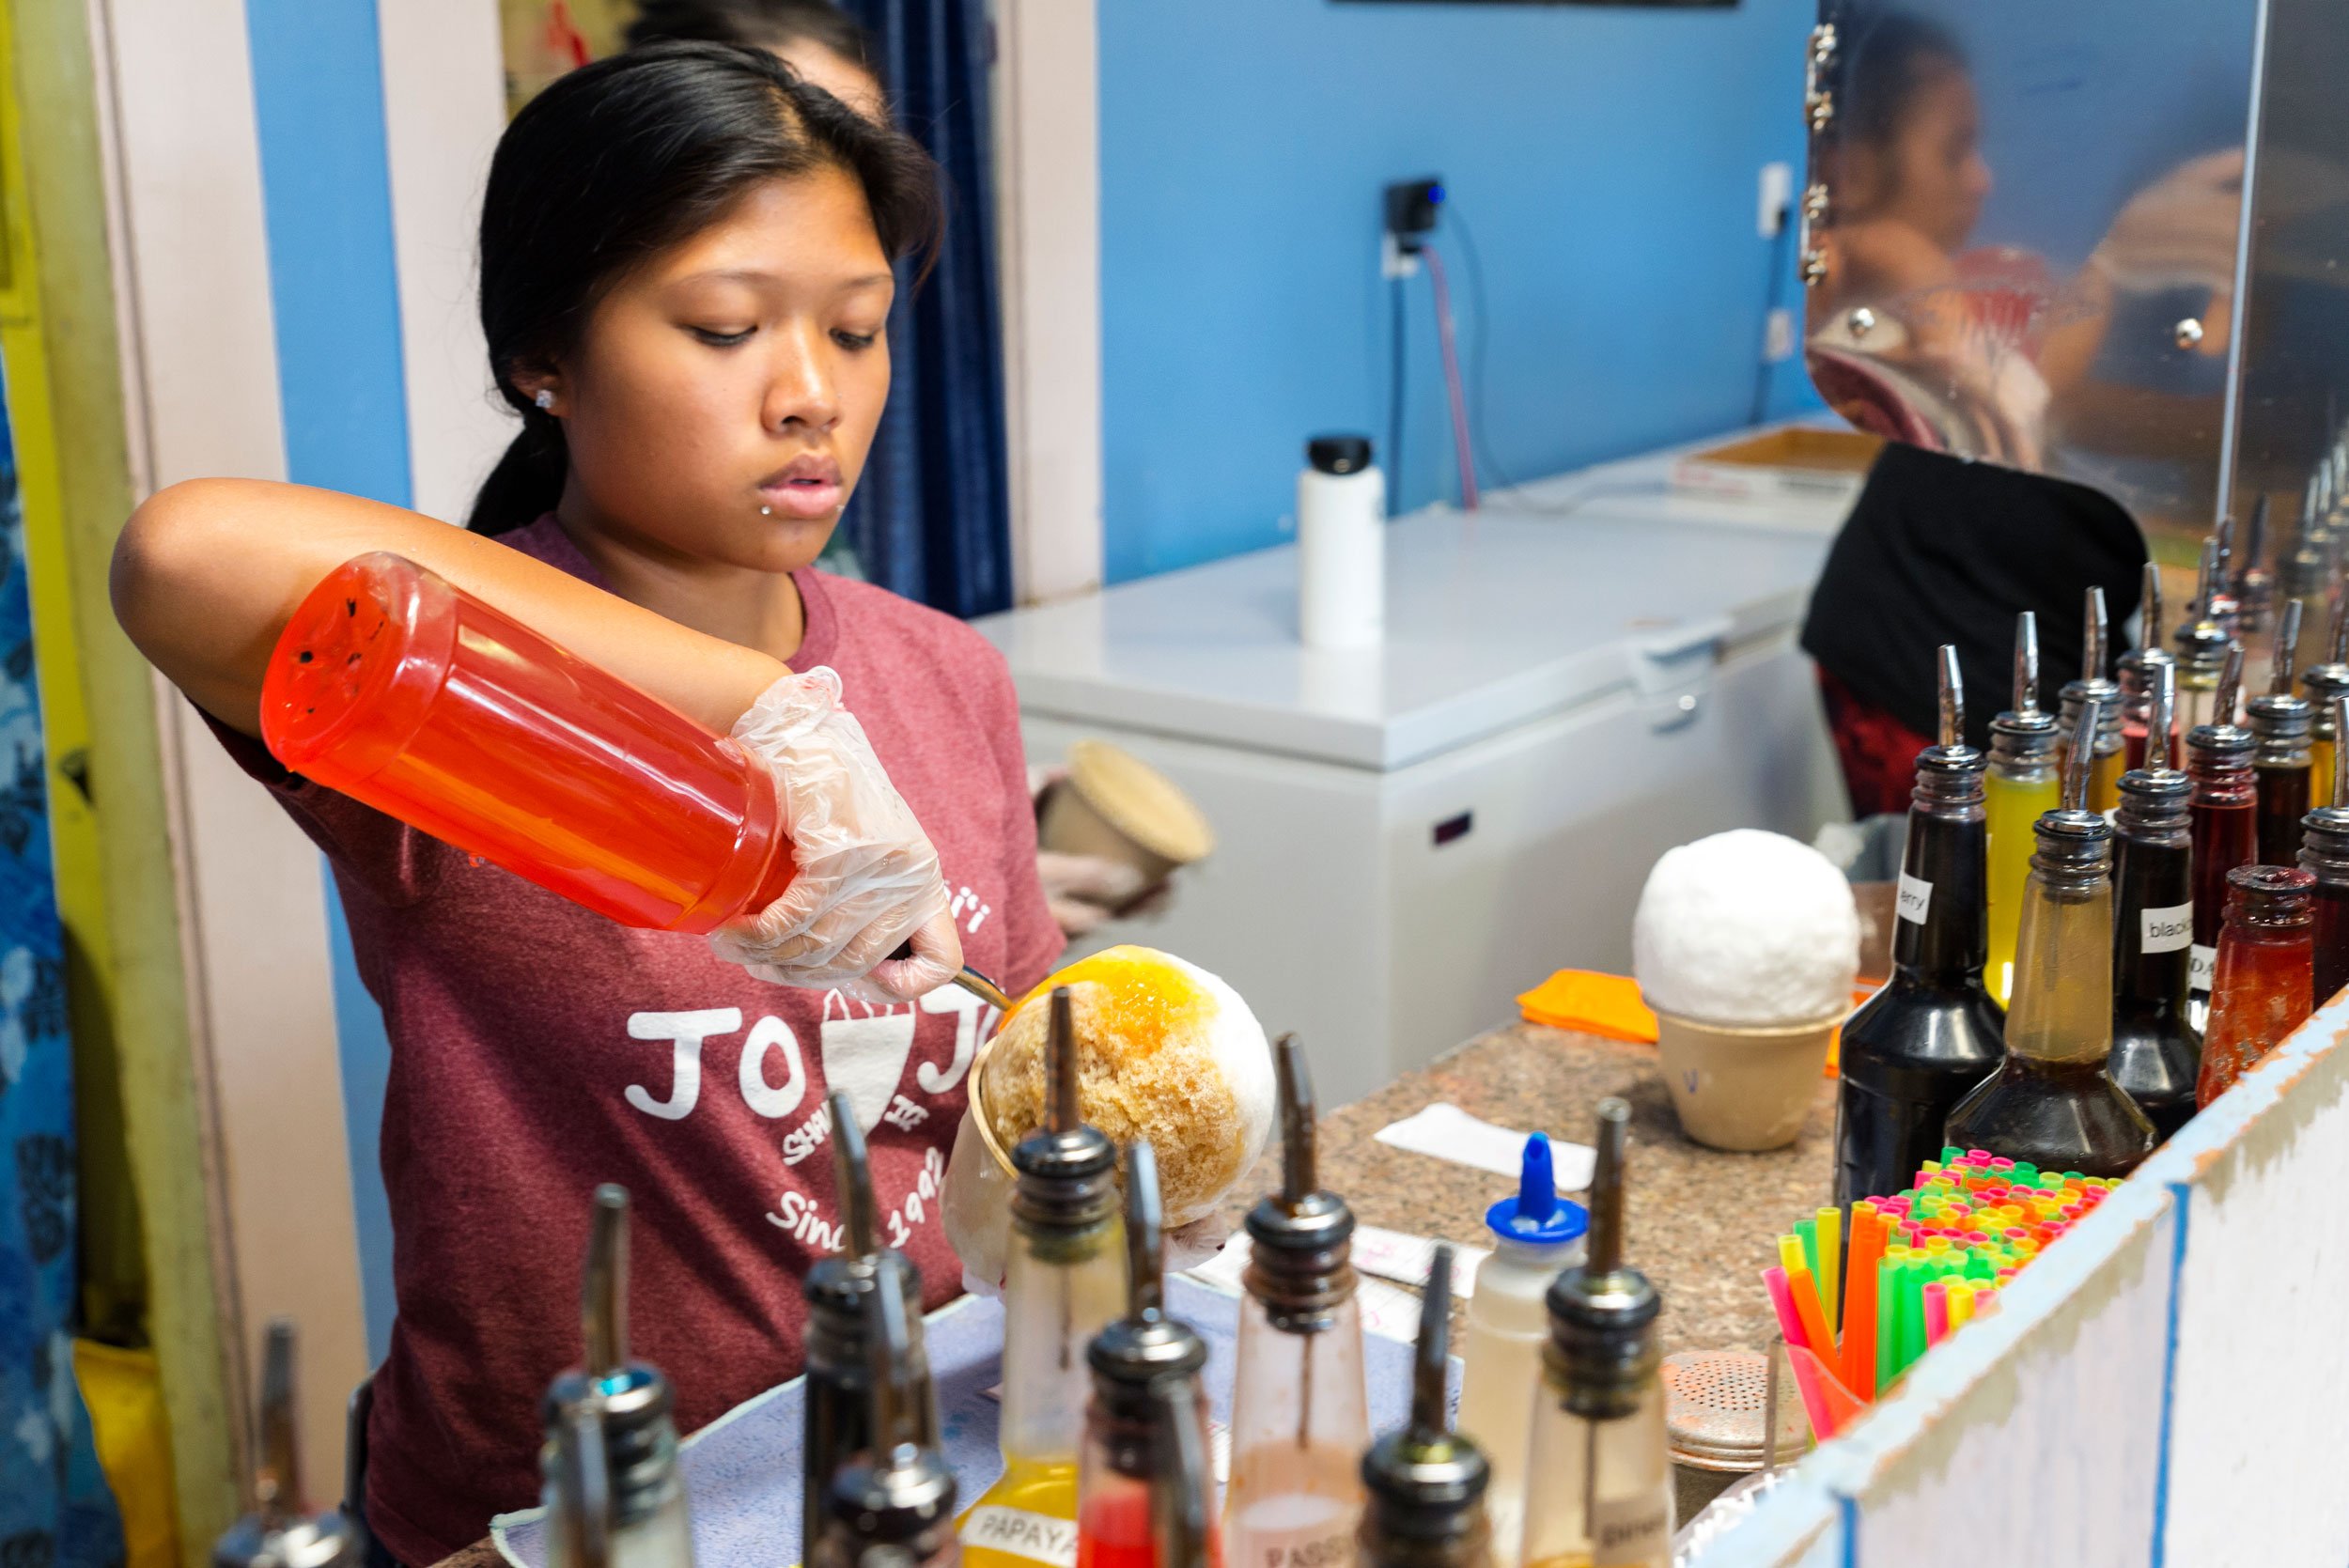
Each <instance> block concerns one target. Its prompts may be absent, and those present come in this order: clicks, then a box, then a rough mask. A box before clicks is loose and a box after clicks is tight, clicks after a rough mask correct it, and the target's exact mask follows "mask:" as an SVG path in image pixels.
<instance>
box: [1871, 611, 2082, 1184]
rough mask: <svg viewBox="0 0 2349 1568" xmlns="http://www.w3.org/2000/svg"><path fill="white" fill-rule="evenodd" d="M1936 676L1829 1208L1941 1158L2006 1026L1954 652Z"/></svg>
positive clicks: (2001, 1049)
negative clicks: (1936, 713)
mask: <svg viewBox="0 0 2349 1568" xmlns="http://www.w3.org/2000/svg"><path fill="white" fill-rule="evenodd" d="M1939 678H1940V688H1941V693H1940V694H1941V702H1940V724H1941V732H1940V737H1939V739H1940V743H1939V744H1938V745H1936V746H1931V747H1928V748H1926V749H1925V750H1924V751H1923V752H1921V753H1918V757H1917V788H1916V792H1915V794H1914V795H1913V796H1912V797H1911V798H1910V804H1909V808H1908V842H1907V844H1906V846H1905V847H1904V848H1903V849H1902V851H1901V880H1900V898H1899V903H1898V908H1897V910H1896V918H1895V920H1894V922H1893V926H1892V977H1891V979H1890V980H1889V981H1887V982H1886V983H1885V985H1884V986H1883V988H1882V989H1880V990H1878V991H1877V992H1876V994H1875V995H1874V996H1872V997H1870V998H1869V999H1868V1000H1867V1001H1864V1002H1862V1003H1860V1005H1859V1010H1858V1011H1857V1012H1855V1013H1853V1014H1852V1016H1851V1017H1850V1018H1849V1019H1847V1020H1846V1021H1845V1022H1844V1024H1843V1055H1842V1064H1841V1067H1840V1068H1839V1078H1840V1079H1841V1081H1840V1083H1839V1085H1838V1087H1837V1090H1836V1107H1835V1201H1836V1202H1837V1203H1840V1204H1843V1205H1844V1206H1845V1207H1849V1206H1850V1205H1851V1204H1852V1203H1856V1202H1858V1201H1859V1200H1860V1199H1862V1198H1875V1197H1881V1196H1884V1195H1887V1194H1890V1193H1894V1192H1898V1191H1900V1190H1901V1189H1902V1188H1905V1187H1906V1186H1908V1185H1909V1183H1910V1182H1911V1181H1913V1180H1914V1179H1915V1178H1916V1174H1917V1168H1918V1167H1919V1166H1920V1165H1921V1164H1923V1163H1924V1162H1925V1161H1926V1160H1929V1159H1932V1158H1934V1157H1937V1156H1938V1155H1939V1153H1940V1152H1941V1146H1942V1145H1941V1128H1942V1124H1943V1123H1945V1122H1947V1121H1948V1120H1949V1116H1950V1111H1951V1110H1952V1109H1953V1108H1954V1107H1955V1106H1956V1104H1957V1102H1958V1101H1959V1100H1961V1099H1964V1098H1965V1097H1966V1094H1967V1092H1968V1091H1969V1090H1971V1089H1972V1088H1973V1087H1974V1085H1975V1084H1977V1083H1980V1082H1981V1081H1982V1080H1983V1079H1984V1078H1986V1077H1988V1076H1989V1074H1990V1072H1991V1070H1992V1069H1994V1068H1995V1067H1997V1066H1998V1064H1999V1057H2001V1056H2003V1055H2004V1054H2005V1053H2006V1045H2005V1039H2004V1036H2005V1030H2006V1017H2005V1015H2004V1014H2002V1013H2001V1012H2000V1011H1999V1004H1998V1003H1997V1002H1996V1001H1992V1000H1991V998H1990V993H1989V992H1988V990H1986V989H1985V988H1984V987H1983V963H1984V961H1985V959H1986V956H1987V953H1988V916H1987V908H1986V900H1985V897H1984V879H1985V876H1986V864H1987V859H1988V849H1987V844H1986V837H1987V835H1986V833H1985V831H1984V827H1983V789H1984V785H1983V770H1984V767H1985V764H1984V762H1983V755H1982V753H1980V752H1977V751H1975V750H1974V749H1973V748H1971V747H1970V746H1968V745H1967V744H1966V742H1965V734H1966V692H1965V688H1964V686H1963V684H1962V682H1961V680H1960V677H1959V675H1958V666H1957V649H1956V647H1955V646H1954V645H1953V644H1947V643H1945V644H1942V645H1941V654H1940V677H1939ZM2099 700H2100V701H2101V699H2099Z"/></svg>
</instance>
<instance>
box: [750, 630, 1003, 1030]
mask: <svg viewBox="0 0 2349 1568" xmlns="http://www.w3.org/2000/svg"><path fill="white" fill-rule="evenodd" d="M734 739H735V741H736V743H737V744H739V746H741V747H742V749H743V750H744V751H746V752H749V753H751V754H752V755H754V756H755V757H757V758H759V759H760V760H761V761H762V762H764V763H765V764H766V765H767V767H768V768H770V770H771V771H772V772H773V773H774V775H775V778H776V781H777V783H778V785H779V786H780V790H781V794H782V799H783V811H784V816H785V819H786V822H787V823H788V824H789V827H790V833H791V859H792V862H793V863H794V865H796V866H797V868H798V872H797V875H795V876H794V877H792V879H791V885H790V886H789V887H788V888H786V889H785V890H784V894H783V896H782V897H781V898H778V899H776V900H775V901H774V902H773V903H772V904H770V905H769V906H768V907H767V908H764V909H762V910H760V911H759V912H758V913H757V914H755V915H753V916H751V917H750V918H748V919H747V920H742V921H738V922H736V923H735V924H731V925H727V926H724V927H722V928H721V929H719V930H716V931H713V932H711V933H710V935H709V946H710V949H711V951H713V952H715V953H716V954H717V955H718V956H719V957H721V958H724V959H728V960H730V961H732V962H734V963H737V964H740V965H741V966H742V967H743V968H744V969H747V970H750V971H751V972H752V973H753V974H754V975H757V976H758V977H759V978H760V979H761V980H770V981H772V982H774V983H775V984H776V985H778V986H808V987H817V986H832V987H835V988H837V989H838V990H839V991H840V993H841V994H842V995H843V996H847V997H849V998H851V999H853V1000H856V1001H871V1002H876V1003H892V1002H900V1001H912V1000H913V999H914V998H916V997H919V996H923V995H925V994H926V993H928V992H930V991H933V990H935V989H937V988H938V987H939V986H943V985H945V984H947V983H948V982H949V981H950V980H952V979H953V978H954V976H955V973H956V971H957V970H960V969H961V968H962V942H961V940H960V938H959V937H958V936H957V932H956V929H955V924H954V922H953V920H951V919H950V918H948V916H947V914H946V904H947V894H946V884H945V881H944V879H943V878H942V877H940V875H939V869H938V851H937V850H936V849H934V848H932V847H931V846H930V841H929V838H928V836H927V835H926V834H925V833H924V832H923V831H922V825H921V824H920V823H918V822H916V821H915V820H914V819H913V812H912V810H911V809H910V807H908V806H907V805H906V803H905V800H904V798H903V797H901V796H900V795H898V793H897V791H896V787H895V786H894V785H893V784H891V783H890V782H889V775H888V774H887V773H886V772H885V771H883V770H882V768H881V765H880V759H879V757H877V756H875V755H874V754H873V746H872V742H871V741H869V740H867V739H866V738H865V736H864V726H863V725H862V724H860V723H858V722H856V717H855V716H854V715H853V714H851V713H849V712H848V711H847V710H846V709H845V708H843V707H842V706H840V677H839V675H836V674H834V673H833V672H832V671H831V670H829V669H825V668H823V667H821V666H818V667H817V668H816V669H813V670H803V671H801V672H799V673H797V674H794V675H786V676H784V677H783V678H782V679H781V680H779V681H777V682H775V684H774V685H772V686H770V687H769V688H768V689H767V690H766V691H765V692H764V693H762V694H761V695H760V697H759V699H758V701H757V702H755V703H754V704H752V705H751V710H750V711H749V712H748V713H745V714H743V715H742V717H741V718H740V719H739V720H738V721H736V722H735V725H734ZM909 939H910V942H911V944H912V949H911V953H910V955H901V956H893V955H896V954H897V950H898V949H899V948H900V947H901V946H904V945H905V944H906V943H907V942H908V941H909Z"/></svg>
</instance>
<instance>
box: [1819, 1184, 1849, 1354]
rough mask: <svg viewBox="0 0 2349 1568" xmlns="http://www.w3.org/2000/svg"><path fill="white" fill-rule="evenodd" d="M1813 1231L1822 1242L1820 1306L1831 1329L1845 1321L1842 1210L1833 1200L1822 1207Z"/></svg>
mask: <svg viewBox="0 0 2349 1568" xmlns="http://www.w3.org/2000/svg"><path fill="white" fill-rule="evenodd" d="M1813 1232H1814V1234H1816V1235H1817V1237H1818V1243H1819V1248H1818V1250H1819V1274H1818V1279H1819V1295H1820V1296H1821V1297H1822V1299H1821V1301H1820V1303H1819V1305H1820V1306H1821V1307H1823V1308H1825V1309H1826V1310H1827V1323H1828V1327H1830V1328H1832V1327H1836V1326H1837V1325H1838V1324H1840V1323H1842V1322H1843V1312H1842V1311H1841V1310H1840V1309H1841V1308H1842V1307H1843V1210H1841V1209H1839V1208H1836V1207H1835V1206H1834V1205H1833V1204H1831V1203H1830V1204H1829V1205H1828V1206H1827V1207H1826V1208H1823V1209H1821V1210H1820V1211H1819V1214H1818V1222H1817V1224H1816V1225H1815V1226H1814V1227H1813Z"/></svg>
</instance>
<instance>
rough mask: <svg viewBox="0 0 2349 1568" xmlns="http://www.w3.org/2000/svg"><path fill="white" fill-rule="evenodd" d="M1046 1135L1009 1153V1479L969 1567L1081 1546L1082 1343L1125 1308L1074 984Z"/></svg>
mask: <svg viewBox="0 0 2349 1568" xmlns="http://www.w3.org/2000/svg"><path fill="white" fill-rule="evenodd" d="M1045 1073H1046V1075H1047V1077H1046V1083H1047V1090H1048V1092H1047V1094H1046V1096H1045V1099H1046V1107H1045V1122H1044V1126H1042V1127H1041V1128H1040V1129H1038V1130H1037V1131H1035V1132H1033V1133H1031V1134H1029V1135H1028V1136H1027V1137H1026V1138H1023V1139H1021V1140H1020V1141H1019V1144H1018V1145H1017V1146H1016V1147H1014V1148H1013V1150H1012V1152H1011V1163H1012V1167H1013V1169H1014V1170H1015V1171H1017V1172H1019V1179H1018V1183H1017V1185H1016V1186H1015V1187H1014V1188H1013V1190H1012V1200H1011V1232H1012V1235H1011V1256H1010V1259H1009V1263H1008V1266H1007V1268H1006V1269H1005V1272H1004V1281H1003V1422H1002V1440H1003V1477H1002V1479H1001V1480H999V1481H997V1482H996V1483H995V1484H994V1485H992V1486H990V1487H988V1489H987V1491H986V1493H985V1494H984V1495H983V1496H982V1497H981V1498H979V1500H978V1502H977V1503H976V1504H975V1505H974V1506H973V1507H972V1510H971V1512H970V1513H969V1514H965V1515H964V1516H963V1520H962V1560H963V1561H964V1562H965V1563H967V1564H972V1565H973V1568H1014V1565H1024V1564H1034V1563H1045V1564H1064V1563H1066V1562H1067V1561H1068V1560H1069V1557H1070V1554H1071V1553H1073V1551H1074V1550H1075V1546H1076V1535H1077V1454H1078V1451H1079V1448H1080V1446H1081V1443H1082V1440H1083V1436H1084V1418H1085V1400H1086V1398H1087V1396H1088V1394H1089V1392H1090V1388H1089V1381H1090V1380H1089V1379H1088V1378H1087V1377H1086V1375H1085V1346H1086V1345H1087V1344H1089V1343H1092V1340H1093V1336H1094V1335H1096V1334H1097V1333H1099V1332H1100V1331H1101V1328H1102V1326H1103V1325H1105V1324H1107V1323H1108V1322H1110V1320H1111V1319H1112V1318H1114V1317H1116V1316H1117V1315H1118V1314H1119V1313H1120V1312H1123V1311H1124V1310H1125V1306H1126V1253H1125V1248H1124V1245H1123V1237H1124V1234H1125V1227H1124V1225H1123V1224H1122V1223H1121V1222H1120V1220H1119V1219H1118V1214H1117V1181H1116V1178H1117V1151H1116V1149H1115V1148H1114V1147H1112V1145H1111V1143H1110V1141H1109V1140H1108V1139H1107V1138H1105V1137H1103V1136H1102V1135H1101V1133H1100V1132H1099V1130H1098V1129H1097V1128H1094V1127H1089V1126H1085V1125H1084V1123H1083V1121H1082V1118H1081V1112H1080V1108H1079V1105H1078V1099H1077V1038H1076V1024H1075V1017H1074V1014H1073V1012H1072V1010H1071V1008H1070V1004H1069V994H1068V987H1067V986H1058V987H1056V988H1055V989H1054V990H1053V992H1052V996H1051V1013H1050V1031H1049V1032H1048V1034H1047V1036H1046V1040H1045Z"/></svg>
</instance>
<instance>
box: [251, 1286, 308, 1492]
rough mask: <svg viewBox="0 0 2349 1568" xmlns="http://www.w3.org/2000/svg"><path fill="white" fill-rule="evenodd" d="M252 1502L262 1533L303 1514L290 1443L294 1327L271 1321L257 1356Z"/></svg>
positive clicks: (297, 1459)
mask: <svg viewBox="0 0 2349 1568" xmlns="http://www.w3.org/2000/svg"><path fill="white" fill-rule="evenodd" d="M253 1501H254V1505H255V1507H256V1509H257V1511H258V1513H259V1514H260V1515H261V1523H262V1528H263V1529H284V1528H285V1527H286V1526H287V1525H288V1524H289V1523H290V1522H292V1521H293V1520H294V1519H296V1518H298V1517H299V1516H300V1515H301V1514H302V1454H301V1451H300V1449H299V1448H297V1447H296V1445H295V1442H294V1326H293V1320H292V1319H291V1318H284V1317H280V1318H272V1320H271V1321H270V1326H269V1339H268V1341H267V1343H266V1344H265V1346H264V1348H263V1350H262V1353H261V1441H260V1462H259V1464H258V1466H257V1467H256V1469H255V1470H254V1473H253Z"/></svg>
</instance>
